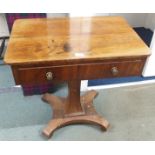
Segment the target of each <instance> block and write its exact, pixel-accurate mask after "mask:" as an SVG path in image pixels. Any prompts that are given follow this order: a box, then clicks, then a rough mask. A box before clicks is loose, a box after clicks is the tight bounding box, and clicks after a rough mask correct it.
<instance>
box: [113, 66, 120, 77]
mask: <svg viewBox="0 0 155 155" xmlns="http://www.w3.org/2000/svg"><path fill="white" fill-rule="evenodd" d="M111 72H112V74H113V75H114V76H116V75H118V73H119V72H118V68H117V67H112V68H111Z"/></svg>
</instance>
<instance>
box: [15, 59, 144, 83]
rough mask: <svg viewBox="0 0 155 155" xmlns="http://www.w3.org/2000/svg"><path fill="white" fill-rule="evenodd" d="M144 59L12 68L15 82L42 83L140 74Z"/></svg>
mask: <svg viewBox="0 0 155 155" xmlns="http://www.w3.org/2000/svg"><path fill="white" fill-rule="evenodd" d="M144 63H145V61H144V60H141V59H140V60H134V61H118V62H116V61H115V62H107V63H89V64H82V65H73V66H72V65H70V66H69V65H68V66H59V67H58V66H45V67H28V68H25V67H24V68H22V67H17V68H13V73H14V77H15V81H16V84H21V85H26V84H44V83H49V82H56V81H68V80H76V79H80V80H88V79H99V78H114V77H126V76H138V75H141V73H142V70H143V66H144Z"/></svg>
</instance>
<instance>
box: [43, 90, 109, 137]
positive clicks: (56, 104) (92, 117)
mask: <svg viewBox="0 0 155 155" xmlns="http://www.w3.org/2000/svg"><path fill="white" fill-rule="evenodd" d="M96 95H97V92H96V91H94V90H92V91H89V92H87V93H86V94H85V95H83V96H81V97H80V102H81V107H82V112H74V113H71V114H66V113H65V111H66V107H67V106H66V105H67V103H68V102H69V101H68V98H62V97H57V96H55V95H52V94H48V93H46V94H45V95H43V97H42V99H43V100H44V101H45V102H47V103H49V104H50V105H51V106H52V109H53V118H52V119H51V120H50V121H49V123H48V124H47V126H46V127H45V128H44V130H43V134H44V135H45V136H47V137H50V136H51V135H52V134H53V132H54V131H55V130H56V129H58V128H60V127H62V126H66V125H70V124H76V123H89V124H96V125H99V126H101V129H102V130H103V131H105V130H106V129H107V128H108V126H109V123H108V121H107V120H106V119H104V118H103V117H102V116H100V115H98V114H97V112H96V110H95V108H94V106H93V99H94V98H95V96H96Z"/></svg>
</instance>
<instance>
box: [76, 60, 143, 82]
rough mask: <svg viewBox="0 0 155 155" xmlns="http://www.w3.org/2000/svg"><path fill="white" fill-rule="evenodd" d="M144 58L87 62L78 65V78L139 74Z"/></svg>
mask: <svg viewBox="0 0 155 155" xmlns="http://www.w3.org/2000/svg"><path fill="white" fill-rule="evenodd" d="M144 63H145V61H144V60H134V61H118V62H108V63H100V64H88V65H85V66H80V67H79V74H78V77H79V78H80V79H97V78H114V77H126V76H140V75H141V74H142V70H143V66H144Z"/></svg>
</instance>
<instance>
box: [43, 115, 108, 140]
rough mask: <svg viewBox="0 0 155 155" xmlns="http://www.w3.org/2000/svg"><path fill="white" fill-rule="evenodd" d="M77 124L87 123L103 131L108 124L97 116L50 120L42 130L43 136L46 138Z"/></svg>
mask: <svg viewBox="0 0 155 155" xmlns="http://www.w3.org/2000/svg"><path fill="white" fill-rule="evenodd" d="M78 123H82V124H83V123H88V124H95V125H99V126H101V129H102V130H103V131H106V130H107V128H108V126H109V123H108V121H107V120H106V119H104V118H103V117H101V116H98V115H89V116H76V117H68V118H58V119H53V120H51V121H50V122H49V123H48V124H47V126H46V127H45V128H44V130H43V134H44V135H45V136H47V137H48V138H49V137H50V136H51V135H52V134H53V132H54V131H55V130H56V129H58V128H60V127H63V126H66V125H70V124H78Z"/></svg>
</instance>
